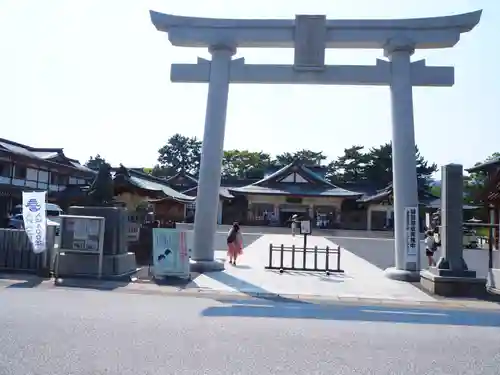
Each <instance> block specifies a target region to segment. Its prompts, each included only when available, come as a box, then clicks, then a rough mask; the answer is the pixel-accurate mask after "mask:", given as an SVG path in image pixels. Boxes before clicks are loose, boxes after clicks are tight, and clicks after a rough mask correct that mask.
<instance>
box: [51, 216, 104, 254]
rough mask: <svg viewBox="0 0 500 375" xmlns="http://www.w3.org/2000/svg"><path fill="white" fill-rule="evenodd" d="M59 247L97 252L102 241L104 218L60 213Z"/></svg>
mask: <svg viewBox="0 0 500 375" xmlns="http://www.w3.org/2000/svg"><path fill="white" fill-rule="evenodd" d="M60 218H61V228H62V230H61V248H62V249H65V250H71V251H82V252H95V253H96V254H98V253H99V252H100V251H101V248H102V246H103V244H102V242H103V241H104V223H105V219H104V218H103V217H99V216H77V215H61V216H60Z"/></svg>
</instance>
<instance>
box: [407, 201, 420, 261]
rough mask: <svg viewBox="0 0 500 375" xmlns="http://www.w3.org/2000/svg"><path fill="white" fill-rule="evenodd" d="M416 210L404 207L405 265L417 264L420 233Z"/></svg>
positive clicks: (415, 208)
mask: <svg viewBox="0 0 500 375" xmlns="http://www.w3.org/2000/svg"><path fill="white" fill-rule="evenodd" d="M418 219H419V218H418V208H417V207H405V247H406V253H405V256H406V263H417V264H418V262H419V256H420V254H419V250H420V232H419V228H418Z"/></svg>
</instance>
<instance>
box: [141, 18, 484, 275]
mask: <svg viewBox="0 0 500 375" xmlns="http://www.w3.org/2000/svg"><path fill="white" fill-rule="evenodd" d="M150 13H151V21H152V22H153V24H154V25H155V27H156V28H157V29H158V30H159V31H162V32H166V33H168V38H169V40H170V42H171V43H172V45H174V46H179V47H206V48H208V50H209V52H210V53H211V55H212V59H211V61H209V60H205V59H202V58H198V62H197V63H196V64H172V67H171V80H172V82H182V83H208V84H209V88H208V98H207V108H206V118H205V130H204V135H203V146H202V157H201V165H200V176H199V186H198V196H197V199H196V213H195V227H194V228H195V229H194V248H193V252H192V268H193V269H195V270H198V271H207V270H216V269H223V267H224V265H223V264H221V263H218V262H216V261H215V260H214V247H213V244H214V236H215V231H216V226H217V208H218V201H219V187H220V174H221V173H220V172H221V163H222V156H223V146H224V134H225V123H226V112H227V103H228V94H229V84H230V83H253V84H312V85H365V86H366V85H375V86H388V87H389V88H390V91H391V107H392V147H393V150H392V154H393V186H394V196H395V199H394V227H395V267H393V268H390V269H388V270H386V274H387V276H388V277H390V278H394V279H398V280H406V281H416V280H419V278H420V254H419V251H420V249H419V248H420V243H419V233H420V231H419V225H418V194H417V172H416V160H415V151H414V150H415V131H414V120H413V93H412V89H413V87H414V86H435V87H436V86H437V87H448V86H452V85H453V84H454V69H453V67H435V66H427V65H426V62H425V60H420V61H414V62H412V61H411V56H412V54H413V53H414V51H415V50H416V49H435V48H449V47H453V46H454V45H455V44H457V43H458V41H459V40H460V34H462V33H464V32H468V31H471V30H472V29H473V28H474V27H475V26H476V25H477V24H478V23H479V20H480V18H481V11H476V12H472V13H466V14H461V15H456V16H448V17H435V18H421V19H403V20H328V19H326V17H325V16H323V15H298V16H296V17H295V19H288V20H283V19H280V20H272V19H271V20H260V19H259V20H251V19H208V18H195V17H180V16H174V15H169V14H162V13H157V12H153V11H151V12H150ZM237 48H293V49H294V63H293V64H292V65H265V64H246V63H245V60H244V58H239V59H234V60H233V59H232V56H234V54H235V53H236V50H237ZM327 48H354V49H380V50H382V51H383V52H384V55H385V57H387V58H388V59H387V60H377V61H376V64H375V65H326V64H325V50H326V49H327Z"/></svg>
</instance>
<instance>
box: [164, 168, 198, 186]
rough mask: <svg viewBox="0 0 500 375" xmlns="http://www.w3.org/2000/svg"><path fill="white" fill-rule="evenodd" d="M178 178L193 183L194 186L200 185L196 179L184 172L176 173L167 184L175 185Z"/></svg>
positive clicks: (168, 179)
mask: <svg viewBox="0 0 500 375" xmlns="http://www.w3.org/2000/svg"><path fill="white" fill-rule="evenodd" d="M178 178H184V179H186V180H188V181H190V182H192V183H193V184H198V180H197V179H196V177H194V176H191V175H190V174H189V173H187V172H183V171H181V172H179V173H176V174H175V175H173V176H172V177H169V178H167V182H168V183H173V182H175V180H176V179H178Z"/></svg>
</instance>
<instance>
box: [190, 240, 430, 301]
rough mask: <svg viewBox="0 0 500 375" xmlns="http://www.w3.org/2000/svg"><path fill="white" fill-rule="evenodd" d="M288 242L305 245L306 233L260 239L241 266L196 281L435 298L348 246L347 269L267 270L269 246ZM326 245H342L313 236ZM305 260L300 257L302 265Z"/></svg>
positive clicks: (222, 286) (252, 288)
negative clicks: (387, 274) (389, 274)
mask: <svg viewBox="0 0 500 375" xmlns="http://www.w3.org/2000/svg"><path fill="white" fill-rule="evenodd" d="M270 243H273V244H276V245H278V246H279V245H281V244H284V245H285V246H292V245H296V246H302V244H303V237H302V236H297V237H295V238H294V237H292V236H291V235H283V234H276V235H269V234H266V235H264V236H262V237H260V238H259V239H258V240H256V241H255V242H253V243H251V244H250V245H249V246H247V247H246V248H245V250H244V255H243V257H242V258H241V260H240V262H239V265H238V266H236V267H233V266H230V265H228V266H227V267H226V270H225V271H224V272H212V273H207V274H204V275H199V276H198V277H196V279H195V280H194V281H193V283H192V284H191V285H190V286H191V287H200V288H204V289H212V290H220V291H239V292H249V293H259V292H261V293H266V292H267V293H273V294H280V295H283V294H284V295H293V294H295V295H319V296H341V297H345V296H353V297H360V298H383V299H397V300H415V301H432V300H433V298H432V297H430V296H429V295H427V294H426V293H424V292H422V291H421V290H419V289H418V288H416V287H414V286H413V285H411V284H408V283H405V282H400V281H395V280H389V279H388V278H386V277H385V276H384V273H383V271H382V270H380V269H379V268H377V267H376V266H374V265H372V264H371V263H369V262H368V261H366V260H364V259H362V258H360V257H358V256H356V255H354V254H352V253H351V252H350V251H347V250H342V252H341V254H342V256H341V268H343V269H344V271H345V273H339V274H332V275H330V276H326V275H325V274H324V273H323V272H314V273H311V272H300V271H291V272H285V273H283V274H280V273H279V272H277V271H269V270H265V266H266V265H267V264H268V259H269V244H270ZM314 246H318V248H320V249H324V248H326V246H328V247H330V248H331V249H332V248H337V245H336V244H334V243H332V242H331V241H328V240H327V239H326V238H324V237H318V236H314V237H310V238H309V239H308V247H314ZM216 256H217V257H219V258H221V259H223V258H225V252H224V251H220V252H217V254H216ZM306 261H307V264H308V265H309V266H312V265H313V263H314V258H313V255H312V254H311V255H309V256H308V257H307V260H306ZM330 262H331V263H333V265H335V264H336V256H331V260H330ZM273 263H274V265H278V264H279V255H278V254H276V255H275V257H274V262H273ZM284 263H285V265H290V263H291V254H290V253H287V255H286V257H285V259H284ZM302 263H303V260H302V257H301V256H299V255H297V259H296V264H297V265H298V266H300V265H301V264H302ZM324 264H325V256H324V255H320V256H319V257H318V265H319V266H323V265H324Z"/></svg>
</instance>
